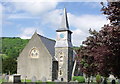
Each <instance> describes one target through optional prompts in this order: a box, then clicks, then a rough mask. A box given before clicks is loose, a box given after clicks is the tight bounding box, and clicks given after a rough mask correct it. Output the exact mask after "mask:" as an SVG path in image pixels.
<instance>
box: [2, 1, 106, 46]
mask: <svg viewBox="0 0 120 84" xmlns="http://www.w3.org/2000/svg"><path fill="white" fill-rule="evenodd" d="M35 1H36V0H30V1H27V0H22V1H21V0H17V1H16V2H15V1H5V2H1V3H0V20H2V28H1V32H2V37H20V38H22V39H30V38H31V36H32V35H33V34H34V32H35V31H37V33H38V34H40V35H43V36H45V37H48V38H51V39H54V40H55V39H56V30H57V29H58V28H59V27H60V24H61V19H62V14H63V9H64V8H66V9H67V14H68V22H69V26H70V30H71V31H72V32H73V34H72V43H73V45H74V46H80V45H81V44H82V41H84V40H85V39H86V37H88V36H89V32H88V30H89V29H90V28H91V29H92V30H93V29H95V30H97V31H99V30H100V29H101V27H103V26H104V24H107V23H108V21H107V19H106V17H105V16H104V15H103V14H102V12H101V11H100V10H101V8H102V6H101V5H100V2H83V1H81V2H73V1H70V2H67V1H66V2H65V1H53V2H44V0H43V1H40V2H38V1H39V0H38V1H36V2H35ZM1 10H2V11H1Z"/></svg>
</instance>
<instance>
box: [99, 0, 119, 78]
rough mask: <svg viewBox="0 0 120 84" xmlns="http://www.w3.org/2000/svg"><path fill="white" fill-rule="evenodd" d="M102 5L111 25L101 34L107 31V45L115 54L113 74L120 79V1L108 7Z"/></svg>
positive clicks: (105, 27)
mask: <svg viewBox="0 0 120 84" xmlns="http://www.w3.org/2000/svg"><path fill="white" fill-rule="evenodd" d="M102 5H103V8H102V11H103V14H105V15H108V17H107V18H108V19H109V20H110V24H109V25H106V26H104V27H103V30H101V32H105V31H107V35H106V37H107V39H106V45H107V44H108V46H109V47H110V49H111V52H112V54H113V55H112V64H111V72H112V74H113V75H114V76H115V77H117V78H120V67H119V65H120V62H119V61H120V56H119V53H120V1H117V2H108V6H107V7H105V6H104V4H103V3H102Z"/></svg>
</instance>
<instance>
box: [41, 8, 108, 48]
mask: <svg viewBox="0 0 120 84" xmlns="http://www.w3.org/2000/svg"><path fill="white" fill-rule="evenodd" d="M61 13H62V10H61V9H56V10H54V11H51V12H49V13H48V14H47V15H45V16H44V17H43V18H44V20H43V22H44V24H48V23H49V24H51V25H53V26H54V27H53V28H54V29H55V28H56V29H57V28H59V26H60V23H61ZM68 21H69V24H70V27H74V29H73V30H72V31H73V37H72V41H73V45H75V46H79V45H81V43H82V41H83V40H85V39H86V37H87V36H89V32H88V30H89V29H90V28H91V29H95V30H97V31H98V30H100V29H101V27H103V26H104V24H106V23H108V21H107V20H106V18H105V17H104V16H100V15H81V16H76V15H74V14H71V13H68ZM70 29H71V28H70Z"/></svg>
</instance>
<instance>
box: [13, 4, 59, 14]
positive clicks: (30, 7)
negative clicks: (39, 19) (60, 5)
mask: <svg viewBox="0 0 120 84" xmlns="http://www.w3.org/2000/svg"><path fill="white" fill-rule="evenodd" d="M13 5H14V6H15V9H16V11H25V12H27V13H30V14H32V15H40V14H42V13H44V12H47V11H49V10H52V9H54V8H55V7H56V5H57V2H15V3H13Z"/></svg>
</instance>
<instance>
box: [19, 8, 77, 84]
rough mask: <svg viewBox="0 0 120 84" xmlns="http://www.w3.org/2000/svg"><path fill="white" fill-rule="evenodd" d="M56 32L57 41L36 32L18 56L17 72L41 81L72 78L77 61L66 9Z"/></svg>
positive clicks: (65, 80)
mask: <svg viewBox="0 0 120 84" xmlns="http://www.w3.org/2000/svg"><path fill="white" fill-rule="evenodd" d="M56 33H57V36H56V41H54V40H51V39H49V38H46V37H44V36H41V35H39V34H37V32H35V33H34V35H33V36H32V38H31V39H30V41H29V43H28V44H27V45H26V46H25V48H24V49H23V51H22V52H21V53H20V55H19V57H18V64H17V74H20V75H21V76H22V78H24V77H26V78H27V79H31V78H32V77H36V79H37V80H41V81H42V80H43V79H46V81H48V80H51V81H54V80H59V81H64V82H68V81H70V80H71V78H72V73H73V71H74V70H73V69H74V63H75V62H74V51H73V49H72V42H71V34H72V31H71V30H70V29H69V25H68V20H67V12H66V9H64V13H63V16H62V21H61V25H60V27H59V29H57V30H56Z"/></svg>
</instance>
